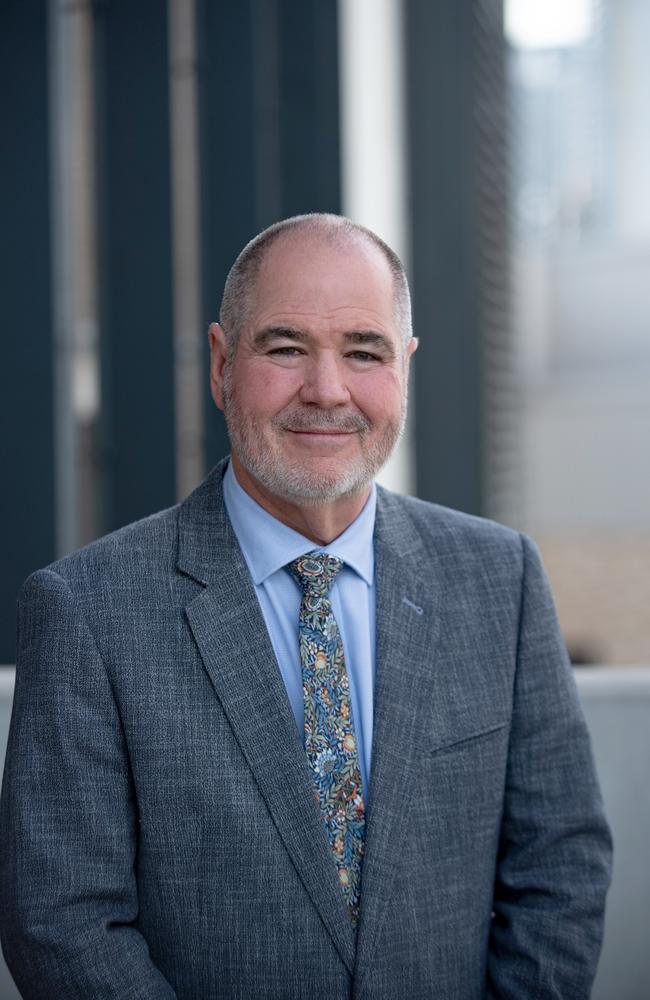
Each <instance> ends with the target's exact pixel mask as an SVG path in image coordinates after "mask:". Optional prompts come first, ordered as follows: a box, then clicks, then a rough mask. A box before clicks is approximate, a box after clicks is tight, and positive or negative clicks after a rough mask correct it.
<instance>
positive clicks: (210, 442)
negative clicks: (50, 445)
mask: <svg viewBox="0 0 650 1000" xmlns="http://www.w3.org/2000/svg"><path fill="white" fill-rule="evenodd" d="M198 14H199V16H198V21H197V24H198V43H199V74H200V75H199V79H200V131H201V173H202V178H201V198H202V231H203V261H204V268H203V289H204V310H205V313H204V321H205V328H206V330H207V325H208V323H209V322H210V321H211V320H214V319H216V318H217V313H218V308H219V302H220V299H221V291H222V289H223V283H224V281H225V278H226V275H227V273H228V269H229V267H230V265H231V264H232V262H233V260H234V258H235V256H236V255H237V253H238V252H239V250H240V249H241V248H242V247H243V246H244V244H245V243H246V242H247V241H248V240H249V239H251V238H252V237H253V236H254V235H255V234H256V233H257V232H259V231H260V230H261V229H263V228H264V227H265V226H268V225H270V224H271V223H272V222H275V221H277V220H278V219H281V218H283V217H286V216H288V215H295V214H298V213H302V212H313V211H331V212H338V211H340V165H339V124H338V122H339V114H338V101H339V94H338V53H337V4H336V0H242V2H241V3H237V4H215V3H211V2H210V0H199V9H198ZM206 347H207V341H206ZM205 363H206V372H207V349H206V362H205ZM205 385H206V407H207V412H206V453H207V456H208V465H211V464H212V463H213V462H214V461H216V460H217V459H218V458H219V457H220V456H221V455H223V454H224V453H225V452H226V451H227V450H228V441H227V435H226V432H225V426H224V424H223V420H222V418H221V415H220V414H219V413H218V412H217V410H216V409H215V407H214V404H213V403H212V400H211V399H210V397H209V392H208V381H207V374H206V381H205Z"/></svg>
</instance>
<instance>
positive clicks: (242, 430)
mask: <svg viewBox="0 0 650 1000" xmlns="http://www.w3.org/2000/svg"><path fill="white" fill-rule="evenodd" d="M229 375H230V373H229V372H228V370H227V369H226V371H225V372H224V381H223V404H224V415H225V418H226V425H227V427H228V434H229V437H230V442H231V445H232V448H233V450H234V451H235V452H236V454H237V457H238V458H239V461H240V462H241V464H242V465H243V466H244V468H245V469H246V470H247V472H249V473H250V475H251V476H253V478H255V479H256V480H257V481H258V482H259V483H261V485H262V486H263V487H264V488H265V489H266V490H267V491H268V492H269V493H270V494H271V495H273V496H277V497H281V498H282V499H283V500H288V501H290V502H294V501H300V503H301V504H303V505H304V506H317V505H318V504H321V503H324V502H327V501H332V500H338V499H341V498H342V497H346V496H352V495H354V494H356V493H361V492H363V491H364V490H366V489H367V488H368V487H369V486H370V484H371V483H372V481H373V479H374V478H375V476H376V475H377V473H378V472H379V470H380V469H381V468H382V466H384V465H385V464H386V462H387V461H388V459H389V458H390V456H391V454H392V452H393V450H394V449H395V447H396V445H397V443H398V441H399V439H400V438H401V436H402V433H403V431H404V424H405V422H406V392H405V393H404V399H403V403H402V410H401V413H400V417H399V420H398V421H393V422H391V423H389V424H387V426H386V429H385V432H384V434H383V435H382V436H381V437H380V438H378V439H375V440H372V441H370V442H365V443H366V447H364V435H367V434H368V432H369V431H370V430H371V427H372V425H371V423H370V421H369V420H368V419H367V417H364V416H363V415H362V414H347V415H346V416H340V415H337V414H335V413H334V412H333V411H331V410H311V409H307V408H305V407H296V408H295V409H293V410H287V411H283V412H282V413H280V414H278V415H277V416H276V417H274V418H273V419H272V420H271V421H270V426H271V430H272V431H273V430H274V431H276V433H277V436H275V435H274V440H275V442H278V441H279V432H282V431H283V430H288V429H289V428H290V429H291V430H294V431H296V430H303V431H305V430H313V429H315V428H321V429H325V428H338V429H339V430H347V431H355V432H356V433H358V434H359V440H360V442H361V456H360V458H359V460H358V461H357V462H356V463H354V464H352V463H350V464H349V465H348V467H345V468H343V469H341V470H340V471H339V472H337V473H336V474H334V473H333V474H331V475H329V476H328V475H327V474H325V473H323V472H322V471H321V472H319V473H317V474H316V473H314V472H311V471H310V470H309V469H307V468H305V467H304V466H303V465H302V464H301V463H299V462H297V461H288V460H287V459H285V458H284V456H283V455H282V453H281V451H280V448H279V447H276V448H273V447H271V448H269V447H268V445H267V443H266V442H265V440H264V436H263V434H262V432H261V428H260V425H259V424H258V423H257V422H256V421H255V420H253V419H251V417H250V416H249V415H248V414H245V413H242V411H241V410H240V408H239V405H238V403H237V400H236V399H235V398H234V396H233V393H232V386H231V380H230V377H229Z"/></svg>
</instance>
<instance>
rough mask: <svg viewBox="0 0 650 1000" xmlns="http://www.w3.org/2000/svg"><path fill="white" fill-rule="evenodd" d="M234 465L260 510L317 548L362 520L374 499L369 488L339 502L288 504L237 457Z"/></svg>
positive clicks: (239, 481)
mask: <svg viewBox="0 0 650 1000" xmlns="http://www.w3.org/2000/svg"><path fill="white" fill-rule="evenodd" d="M232 465H233V470H234V472H235V475H236V476H237V482H238V483H239V485H240V486H241V487H242V489H244V490H246V492H247V493H248V495H249V496H251V497H252V498H253V500H255V501H256V502H257V503H258V504H259V505H260V507H263V508H264V510H266V511H268V512H269V514H271V515H272V516H273V517H275V518H277V519H278V521H282V523H283V524H286V525H287V527H289V528H293V530H294V531H297V532H298V533H299V534H300V535H304V536H305V538H309V540H310V541H312V542H315V544H316V545H329V543H330V542H333V541H334V539H335V538H338V536H339V535H342V534H343V532H344V531H345V529H346V528H348V527H349V526H350V525H351V524H352V522H353V521H354V520H355V518H356V517H358V516H359V514H360V513H361V511H362V510H363V508H364V506H365V503H366V501H367V499H368V497H369V496H370V486H367V487H364V489H363V490H362V491H360V492H359V493H354V494H350V495H348V496H343V497H337V498H336V499H335V500H324V501H323V502H322V503H309V504H301V502H300V500H299V499H297V500H294V501H292V500H286V499H284V497H278V496H275V495H274V494H272V493H269V492H268V490H266V489H265V487H264V486H263V485H262V483H260V482H259V481H258V480H257V479H255V478H254V477H253V476H251V474H250V473H249V472H248V470H247V469H245V468H244V466H243V465H242V464H241V462H240V461H239V459H238V458H237V456H236V455H235V454H234V453H233V455H232Z"/></svg>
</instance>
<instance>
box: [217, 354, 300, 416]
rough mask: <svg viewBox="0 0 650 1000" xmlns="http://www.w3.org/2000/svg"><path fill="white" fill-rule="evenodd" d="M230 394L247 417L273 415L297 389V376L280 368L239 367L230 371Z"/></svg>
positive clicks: (264, 366)
mask: <svg viewBox="0 0 650 1000" xmlns="http://www.w3.org/2000/svg"><path fill="white" fill-rule="evenodd" d="M232 385H233V393H234V394H236V397H237V401H238V403H239V405H240V406H241V408H242V409H243V410H244V412H246V413H251V414H256V415H258V416H263V415H265V414H269V415H272V414H274V413H276V412H277V410H278V409H282V407H283V406H285V405H286V404H287V402H288V401H289V400H291V399H292V398H293V396H295V394H296V392H297V391H298V389H299V381H298V380H297V378H296V373H295V372H292V371H290V370H287V369H282V368H280V367H279V366H273V368H271V367H270V366H268V365H255V364H251V365H242V366H240V367H238V368H237V369H236V370H234V371H233V382H232Z"/></svg>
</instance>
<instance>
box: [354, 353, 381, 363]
mask: <svg viewBox="0 0 650 1000" xmlns="http://www.w3.org/2000/svg"><path fill="white" fill-rule="evenodd" d="M347 357H348V358H350V359H351V360H352V361H360V362H362V363H364V364H370V363H372V362H375V363H376V362H379V361H381V356H380V355H379V354H375V353H374V352H373V351H362V350H355V351H349V352H348V355H347Z"/></svg>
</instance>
